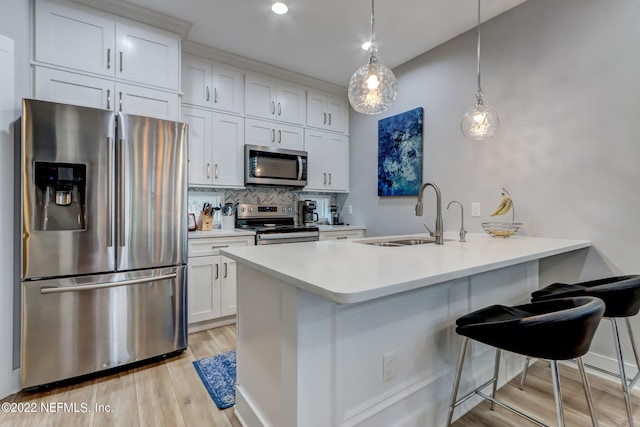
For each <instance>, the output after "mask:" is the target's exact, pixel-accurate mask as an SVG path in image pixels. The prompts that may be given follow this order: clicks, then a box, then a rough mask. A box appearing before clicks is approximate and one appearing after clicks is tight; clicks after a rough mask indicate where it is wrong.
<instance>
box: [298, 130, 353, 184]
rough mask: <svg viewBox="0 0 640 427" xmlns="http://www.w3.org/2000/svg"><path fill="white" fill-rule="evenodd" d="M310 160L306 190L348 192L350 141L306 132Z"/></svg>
mask: <svg viewBox="0 0 640 427" xmlns="http://www.w3.org/2000/svg"><path fill="white" fill-rule="evenodd" d="M304 149H305V151H306V152H307V154H308V159H307V168H308V170H307V186H306V187H305V188H304V189H305V190H307V191H309V190H313V191H328V192H348V191H349V138H348V137H347V136H345V135H340V134H336V133H332V132H324V131H317V130H313V129H306V130H305V136H304Z"/></svg>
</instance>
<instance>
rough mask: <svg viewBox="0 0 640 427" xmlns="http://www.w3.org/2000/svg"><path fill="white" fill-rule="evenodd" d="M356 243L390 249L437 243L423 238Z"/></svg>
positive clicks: (359, 241)
mask: <svg viewBox="0 0 640 427" xmlns="http://www.w3.org/2000/svg"><path fill="white" fill-rule="evenodd" d="M355 242H356V243H362V244H364V245H372V246H388V247H399V246H414V245H425V244H428V243H435V242H436V241H435V239H423V238H402V239H398V238H395V239H377V240H357V241H355Z"/></svg>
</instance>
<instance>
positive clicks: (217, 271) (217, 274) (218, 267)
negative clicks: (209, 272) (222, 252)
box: [216, 263, 220, 279]
mask: <svg viewBox="0 0 640 427" xmlns="http://www.w3.org/2000/svg"><path fill="white" fill-rule="evenodd" d="M219 277H220V266H219V265H218V263H216V279H218V278H219Z"/></svg>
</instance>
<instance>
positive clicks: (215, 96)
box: [213, 87, 218, 104]
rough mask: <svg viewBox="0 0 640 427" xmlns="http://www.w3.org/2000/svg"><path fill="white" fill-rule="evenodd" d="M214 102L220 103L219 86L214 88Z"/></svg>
mask: <svg viewBox="0 0 640 427" xmlns="http://www.w3.org/2000/svg"><path fill="white" fill-rule="evenodd" d="M213 102H214V104H217V103H218V88H217V87H214V88H213Z"/></svg>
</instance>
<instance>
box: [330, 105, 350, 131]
mask: <svg viewBox="0 0 640 427" xmlns="http://www.w3.org/2000/svg"><path fill="white" fill-rule="evenodd" d="M325 111H326V113H327V129H329V130H333V131H336V132H341V133H348V130H349V108H348V107H347V101H345V100H343V99H339V98H333V97H330V96H327V103H326V108H325Z"/></svg>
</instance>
